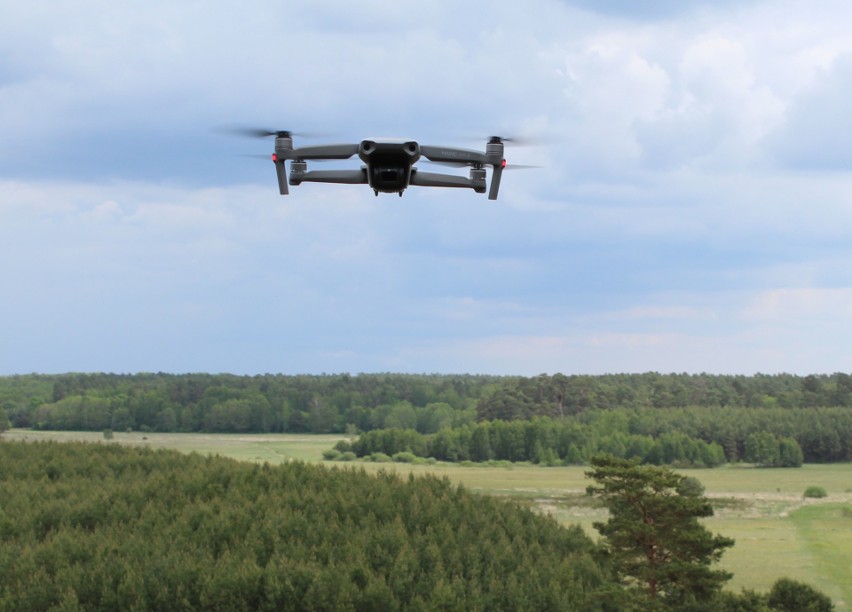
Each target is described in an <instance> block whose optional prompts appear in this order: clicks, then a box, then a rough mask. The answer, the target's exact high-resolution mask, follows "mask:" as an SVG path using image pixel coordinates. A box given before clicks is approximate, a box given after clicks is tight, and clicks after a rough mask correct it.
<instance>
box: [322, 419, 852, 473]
mask: <svg viewBox="0 0 852 612" xmlns="http://www.w3.org/2000/svg"><path fill="white" fill-rule="evenodd" d="M338 450H347V449H344V448H343V446H341V448H340V449H338ZM351 450H352V451H353V452H354V453H355V454H356V455H357V456H360V457H368V456H370V455H372V454H374V453H384V454H387V455H393V454H395V453H398V452H411V453H413V454H414V455H415V456H421V457H434V458H435V459H439V460H443V461H491V460H506V461H531V462H533V463H538V464H544V465H571V464H585V463H587V462H588V460H589V459H590V458H591V457H592V456H593V455H596V454H599V453H608V454H611V455H614V456H616V457H619V458H623V459H631V458H634V457H636V458H640V459H642V461H643V462H645V463H650V464H653V465H677V466H684V467H685V466H703V467H713V466H717V465H721V464H722V463H725V462H737V461H748V462H753V463H757V464H760V465H764V466H771V467H796V466H800V465H801V464H802V462H803V461H807V462H809V463H827V462H842V461H852V410H849V409H847V408H813V409H784V408H716V409H708V408H683V409H669V410H658V409H650V408H646V409H637V410H592V411H588V412H584V413H582V414H578V415H575V416H566V417H563V418H559V419H552V418H550V417H534V418H532V419H531V420H527V421H520V420H515V421H482V422H479V423H476V424H469V425H465V426H463V427H460V428H456V429H444V430H441V431H440V432H438V433H436V434H430V435H424V434H420V433H419V432H417V431H414V430H411V429H409V430H378V431H370V432H365V433H364V434H362V435H361V436H360V437H359V438H358V440H357V441H355V442H354V443H352V445H351Z"/></svg>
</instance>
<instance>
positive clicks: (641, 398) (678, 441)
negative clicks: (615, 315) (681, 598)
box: [0, 373, 852, 465]
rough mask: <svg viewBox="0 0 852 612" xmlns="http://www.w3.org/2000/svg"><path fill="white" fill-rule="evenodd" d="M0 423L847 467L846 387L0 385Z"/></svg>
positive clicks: (495, 455)
mask: <svg viewBox="0 0 852 612" xmlns="http://www.w3.org/2000/svg"><path fill="white" fill-rule="evenodd" d="M4 415H5V419H4ZM0 422H8V423H9V424H10V425H11V426H13V427H25V428H26V427H32V428H38V429H59V430H94V431H99V430H104V429H113V430H115V431H125V430H128V429H131V430H141V431H162V432H172V431H184V432H194V431H205V432H294V433H344V432H346V433H356V432H358V433H360V432H371V431H375V430H386V429H400V430H412V431H413V432H415V433H416V434H419V435H420V436H421V437H420V438H418V439H419V440H421V441H420V442H416V441H415V442H412V444H415V445H416V446H417V447H418V448H421V447H422V448H423V451H422V452H424V453H427V455H426V456H433V457H435V458H437V459H444V460H467V459H469V460H474V461H476V460H483V458H488V459H498V460H499V459H506V460H512V461H516V460H528V461H535V462H538V463H583V462H585V461H587V460H588V458H589V457H590V456H591V455H592V454H594V453H597V452H609V453H612V454H614V455H616V456H620V457H628V458H629V457H641V458H643V459H644V460H645V461H647V462H650V463H672V464H677V463H682V464H684V465H716V464H718V463H719V462H720V459H721V460H722V461H740V460H751V459H752V457H751V455H754V454H755V452H756V451H754V450H753V449H754V448H755V447H756V442H755V436H762V437H761V438H760V440H762V441H763V442H764V443H765V442H766V440H767V439H768V438H767V437H766V436H772V440H774V441H773V442H771V444H770V445H773V444H777V448H778V452H777V453H773V452H771V450H770V451H766V452H763V451H765V450H766V449H765V448H764V449H763V451H761V452H759V453H758V455H759V456H760V457H759V460H757V461H756V462H758V463H763V464H767V465H787V464H789V461H793V463H795V459H796V457H797V456H798V451H800V452H801V457H802V460H804V461H807V462H835V461H850V460H852V376H850V375H848V374H843V373H836V374H831V375H810V376H805V377H800V376H793V375H789V374H781V375H772V376H770V375H756V376H715V375H709V374H698V375H688V374H668V375H663V374H657V373H646V374H618V375H616V374H613V375H603V376H566V375H562V374H556V375H553V376H547V375H540V376H536V377H496V376H478V375H407V374H359V375H345V374H341V375H322V376H308V375H300V376H284V375H262V376H233V375H227V374H218V375H209V374H186V375H170V374H135V375H119V374H62V375H38V374H32V375H23V376H7V377H0ZM514 423H523V424H516V425H509V424H514ZM534 423H538V424H537V425H536V424H534ZM546 423H550V424H549V425H547V424H546ZM518 429H523V430H524V431H523V432H522V433H521V434H518V433H516V431H517V430H518ZM507 431H508V432H509V433H506V432H507ZM521 435H522V436H523V438H524V441H523V444H521V442H520V436H521ZM684 436H685V437H684ZM379 437H380V436H379V434H373V436H372V438H371V437H370V436H367V437H365V444H366V443H367V441H371V440H377V439H378V438H379ZM485 438H487V444H485V442H486V440H485ZM492 438H493V439H492ZM411 439H412V440H415V437H414V436H412V437H411ZM750 439H751V440H752V443H751V446H750V444H749V440H750ZM791 442H794V443H795V446H797V447H798V451H796V449H795V448H794V447H793V445H792V444H791ZM371 444H372V442H371ZM763 446H765V444H764V445H763ZM750 448H751V449H752V450H751V451H750ZM521 449H523V450H521ZM719 449H721V451H722V452H723V455H724V458H721V457H720V455H719ZM390 450H392V445H391V446H385V447H379V446H372V447H371V448H370V450H369V453H373V452H382V453H387V454H392V453H390V452H389V451H390ZM407 450H410V451H411V452H415V453H416V454H417V452H416V449H415V448H414V447H412V448H410V449H407ZM366 451H367V449H366V448H365V449H364V452H365V454H369V453H368V452H366ZM767 453H768V454H767ZM775 455H777V456H775ZM767 457H768V459H767ZM791 457H792V459H791ZM454 458H455V459H454ZM484 460H487V459H484Z"/></svg>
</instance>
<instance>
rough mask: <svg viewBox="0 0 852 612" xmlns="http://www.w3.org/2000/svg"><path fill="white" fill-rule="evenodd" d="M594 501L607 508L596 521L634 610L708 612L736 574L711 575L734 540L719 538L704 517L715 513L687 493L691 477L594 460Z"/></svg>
mask: <svg viewBox="0 0 852 612" xmlns="http://www.w3.org/2000/svg"><path fill="white" fill-rule="evenodd" d="M591 464H592V469H591V470H590V471H589V472H587V473H586V475H587V476H588V477H590V478H592V479H593V480H594V481H595V483H596V484H594V485H590V486H589V487H588V493H589V494H590V495H596V496H598V497H599V498H600V499H602V500H603V502H604V504H605V505H606V507H607V509H608V510H609V519H608V520H607V521H606V522H605V523H601V522H596V523H594V526H595V528H596V529H597V530H598V531H599V532H600V534H601V536H603V541H604V547H605V548H606V550H607V551H608V553H609V555H610V557H611V560H612V562H613V565H614V568H615V571H616V573H617V575H618V576H619V577H620V579H621V581H622V582H623V583H624V584H625V585H626V586H627V587H628V591H627V593H628V594H632V595H633V596H632V597H631V598H630V600H629V604H630V606H631V607H635V609H642V610H656V609H663V608H666V609H673V608H674V609H678V610H690V609H703V608H704V607H705V606H707V605H708V604H709V603H710V602H712V601H713V600H714V599H715V598H716V597H717V596H718V594H719V592H720V590H721V588H722V586H723V585H724V583H725V582H726V581H727V580H729V579H730V578H731V574H730V573H728V572H725V571H722V570H718V569H712V567H711V565H712V564H713V563H714V562H717V561H718V560H719V559H720V558H721V556H722V553H723V552H724V551H725V549H726V548H729V547H731V546H733V544H734V541H733V540H732V539H730V538H726V537H723V536H720V535H713V534H712V533H710V531H708V530H707V528H705V527H704V526H703V525H702V524H701V523H699V522H698V519H699V518H705V517H708V516H712V515H713V507H712V506H711V505H710V503H709V502H708V500H707V499H706V498H704V497H702V496H700V495H695V494H690V493H688V491H690V490H691V488H690V487H684V486H683V485H684V481H685V479H686V477H685V476H682V475H680V474H677V473H675V472H673V471H671V470H670V469H668V468H663V467H655V466H644V465H639V464H638V462H637V461H629V460H624V459H618V458H615V457H612V456H603V455H602V456H597V457H594V458H592V461H591Z"/></svg>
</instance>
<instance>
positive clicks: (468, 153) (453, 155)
mask: <svg viewBox="0 0 852 612" xmlns="http://www.w3.org/2000/svg"><path fill="white" fill-rule="evenodd" d="M420 154H421V155H423V157H425V158H426V159H428V160H429V161H432V162H438V163H451V164H452V163H457V164H484V163H486V161H487V160H486V157H485V154H484V153H482V152H481V151H472V150H470V149H456V148H454V147H432V146H428V145H421V147H420Z"/></svg>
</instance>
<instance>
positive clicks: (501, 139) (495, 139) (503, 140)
mask: <svg viewBox="0 0 852 612" xmlns="http://www.w3.org/2000/svg"><path fill="white" fill-rule="evenodd" d="M488 144H507V145H512V146H515V147H529V146H532V145H534V144H536V143H535V142H534V141H532V140H529V139H528V138H518V137H516V136H489V137H488Z"/></svg>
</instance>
